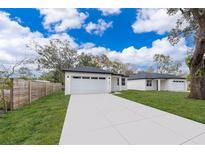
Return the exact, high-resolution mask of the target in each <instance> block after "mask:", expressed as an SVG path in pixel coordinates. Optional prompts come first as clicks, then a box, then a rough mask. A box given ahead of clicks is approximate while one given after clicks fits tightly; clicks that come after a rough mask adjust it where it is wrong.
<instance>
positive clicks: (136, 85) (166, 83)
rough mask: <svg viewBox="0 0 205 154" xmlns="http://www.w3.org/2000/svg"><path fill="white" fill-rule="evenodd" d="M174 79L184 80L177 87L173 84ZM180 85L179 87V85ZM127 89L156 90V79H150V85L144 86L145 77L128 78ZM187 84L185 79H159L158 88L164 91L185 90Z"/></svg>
mask: <svg viewBox="0 0 205 154" xmlns="http://www.w3.org/2000/svg"><path fill="white" fill-rule="evenodd" d="M174 80H178V81H184V85H183V84H181V85H180V84H179V85H178V86H179V87H178V88H180V90H179V89H177V88H176V86H175V85H174V82H173V81H174ZM180 86H181V87H180ZM127 89H133V90H157V80H152V86H151V87H147V86H146V79H140V80H128V81H127ZM187 89H188V84H187V81H186V80H185V79H160V90H164V91H166V90H167V91H187Z"/></svg>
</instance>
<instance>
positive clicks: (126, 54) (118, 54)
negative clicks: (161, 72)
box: [79, 37, 188, 71]
mask: <svg viewBox="0 0 205 154" xmlns="http://www.w3.org/2000/svg"><path fill="white" fill-rule="evenodd" d="M187 50H188V47H187V46H186V43H185V40H184V39H182V40H181V41H180V42H179V43H178V44H177V45H176V46H172V45H171V44H170V43H169V41H168V40H167V38H166V37H165V38H163V39H158V40H155V41H154V42H153V43H152V47H150V48H147V47H142V48H139V49H136V48H135V47H133V46H130V47H128V48H125V49H123V50H122V51H115V50H110V49H109V48H104V47H96V46H92V47H90V48H83V49H80V50H79V52H84V53H90V54H93V55H101V54H106V55H107V56H108V57H109V58H110V59H111V60H119V61H122V62H123V63H131V64H134V65H136V66H137V67H149V66H153V56H154V54H157V53H158V54H164V55H169V56H171V57H172V58H173V59H174V60H175V61H179V62H181V63H182V64H183V70H184V71H187V67H186V66H185V64H184V59H185V56H186V52H187Z"/></svg>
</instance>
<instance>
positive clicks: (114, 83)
mask: <svg viewBox="0 0 205 154" xmlns="http://www.w3.org/2000/svg"><path fill="white" fill-rule="evenodd" d="M118 78H119V85H117V79H118ZM120 85H121V77H120V76H112V77H111V87H112V88H111V91H112V92H114V91H120V89H121V88H120Z"/></svg>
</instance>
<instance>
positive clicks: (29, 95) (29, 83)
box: [28, 80, 32, 103]
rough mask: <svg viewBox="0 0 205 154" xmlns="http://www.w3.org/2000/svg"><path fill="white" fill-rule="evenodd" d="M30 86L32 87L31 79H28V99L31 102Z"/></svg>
mask: <svg viewBox="0 0 205 154" xmlns="http://www.w3.org/2000/svg"><path fill="white" fill-rule="evenodd" d="M31 88H32V81H31V80H29V81H28V101H29V103H31Z"/></svg>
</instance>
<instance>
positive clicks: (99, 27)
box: [85, 19, 112, 36]
mask: <svg viewBox="0 0 205 154" xmlns="http://www.w3.org/2000/svg"><path fill="white" fill-rule="evenodd" d="M110 27H112V21H110V22H105V21H104V20H103V19H99V20H98V21H97V23H93V22H89V23H88V24H87V25H86V26H85V30H86V31H87V32H88V33H90V34H95V35H100V36H102V34H103V33H104V31H105V30H106V29H108V28H110Z"/></svg>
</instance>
